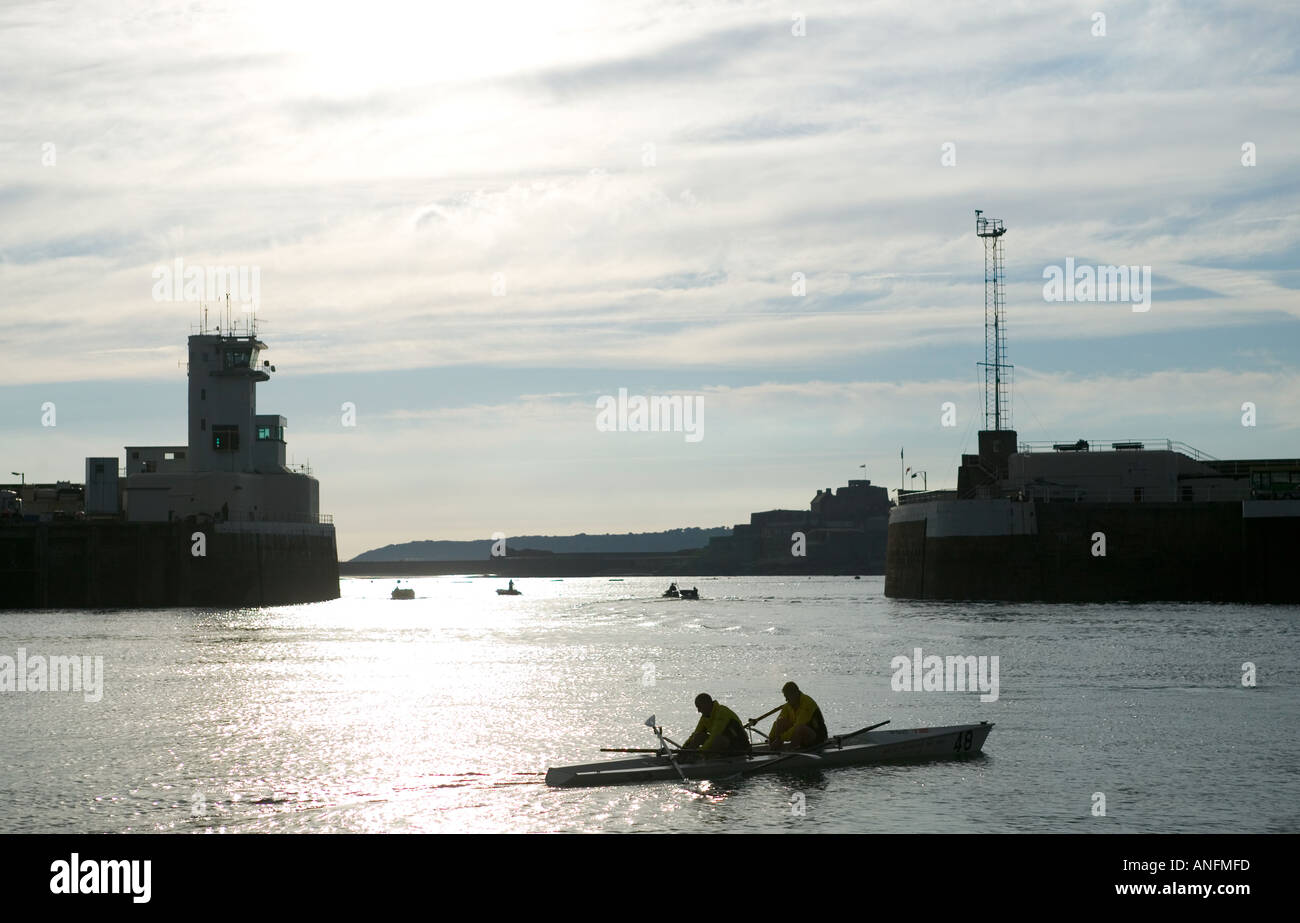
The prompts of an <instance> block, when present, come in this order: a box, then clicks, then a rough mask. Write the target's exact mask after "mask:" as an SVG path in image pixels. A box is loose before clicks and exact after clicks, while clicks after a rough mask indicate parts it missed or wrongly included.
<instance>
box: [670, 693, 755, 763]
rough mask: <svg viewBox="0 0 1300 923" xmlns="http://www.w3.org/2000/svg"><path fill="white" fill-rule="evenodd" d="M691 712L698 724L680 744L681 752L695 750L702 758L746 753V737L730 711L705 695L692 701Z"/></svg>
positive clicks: (737, 720)
mask: <svg viewBox="0 0 1300 923" xmlns="http://www.w3.org/2000/svg"><path fill="white" fill-rule="evenodd" d="M695 709H696V711H698V712H699V713H700V723H699V724H697V725H696V726H695V733H694V734H692V735H691V736H690V737H688V738H686V743H684V744H682V749H683V750H698V751H699V752H700V753H702V754H704V755H705V756H710V755H730V756H734V755H736V753H737V752H742V753H748V752H749V735H748V734H746V733H745V728H744V725H742V724H741V723H740V719H739V718H738V717H736V713H735V712H734V711H732V710H731V709H730V708H728V707H727V706H725V705H723V704H722V703H721V702H715V701H714V700H713V697H712V696H710V695H709V694H708V693H707V692H701V693H700V694H699V695H697V696H696V697H695Z"/></svg>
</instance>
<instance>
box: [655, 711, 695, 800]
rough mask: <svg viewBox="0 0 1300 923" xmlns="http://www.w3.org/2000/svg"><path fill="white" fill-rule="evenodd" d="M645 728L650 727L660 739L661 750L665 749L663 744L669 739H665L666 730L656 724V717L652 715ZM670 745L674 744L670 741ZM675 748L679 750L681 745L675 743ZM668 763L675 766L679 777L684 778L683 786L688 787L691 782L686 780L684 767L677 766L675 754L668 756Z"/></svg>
mask: <svg viewBox="0 0 1300 923" xmlns="http://www.w3.org/2000/svg"><path fill="white" fill-rule="evenodd" d="M645 726H646V727H648V728H650V730H652V731H654V732H655V736H656V737H658V738H659V746H660V749H663V748H664V747H663V743H664V741H665V740H667V739H668V738H666V737H664V729H663V728H661V727H659V726H658V725H656V724H655V716H654V715H651V716H650V717H649V718H647V719H646V721H645ZM669 743H672V742H671V741H669ZM673 746H674V747H677V748H678V749H681V747H680V745H678V744H675V743H674V744H673ZM668 762H670V763H672V764H673V768H674V769H676V770H677V774H678V775H679V776H681V777H682V783H683V784H686V785H689V784H690V783H689V782H688V781H687V779H686V773H684V772H682V767H680V766H678V765H677V757H675V756H674V755H673V754H671V753H669V754H668Z"/></svg>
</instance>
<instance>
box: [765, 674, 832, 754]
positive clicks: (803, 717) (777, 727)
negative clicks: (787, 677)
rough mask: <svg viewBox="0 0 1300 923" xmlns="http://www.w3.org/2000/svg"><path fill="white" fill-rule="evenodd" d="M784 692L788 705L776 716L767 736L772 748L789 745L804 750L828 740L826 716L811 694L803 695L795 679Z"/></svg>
mask: <svg viewBox="0 0 1300 923" xmlns="http://www.w3.org/2000/svg"><path fill="white" fill-rule="evenodd" d="M781 694H782V695H784V696H785V704H784V705H782V706H781V714H779V715H777V718H776V721H775V722H774V723H773V724H772V733H771V734H770V735H769V736H768V743H770V744H771V745H772V749H773V750H780V749H781V748H782V747H783V746H785V745H786V744H789V745H790V746H792V747H795V748H796V749H800V750H802V749H803V748H804V747H812V746H815V745H817V744H819V743H822V742H823V741H825V740H826V736H827V734H826V719H825V718H823V717H822V710H821V709H820V708H818V707H817V703H816V702H814V701H813V699H812V696H810V695H804V694H803V693H802V692H800V691H799V687H798V686H796V685H795V684H794V683H793V682H789V683H786V684H785V685H784V686H782V687H781Z"/></svg>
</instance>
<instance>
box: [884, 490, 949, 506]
mask: <svg viewBox="0 0 1300 923" xmlns="http://www.w3.org/2000/svg"><path fill="white" fill-rule="evenodd" d="M956 499H957V491H955V490H939V489H935V490H900V491H899V492H898V502H899V503H900V504H904V503H926V502H928V501H930V500H956Z"/></svg>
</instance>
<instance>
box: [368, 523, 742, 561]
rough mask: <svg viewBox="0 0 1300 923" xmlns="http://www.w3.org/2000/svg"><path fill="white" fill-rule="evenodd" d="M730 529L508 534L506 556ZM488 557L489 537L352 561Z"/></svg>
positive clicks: (699, 538)
mask: <svg viewBox="0 0 1300 923" xmlns="http://www.w3.org/2000/svg"><path fill="white" fill-rule="evenodd" d="M730 534H731V529H730V528H728V527H726V526H718V527H716V528H712V529H670V530H669V531H667V532H628V533H626V534H621V535H588V534H587V533H585V532H584V533H582V534H580V535H518V536H516V535H511V536H508V537H507V538H506V556H507V557H509V556H511V555H515V554H519V553H522V552H525V551H533V552H538V551H541V552H549V553H552V554H558V553H571V554H573V553H582V552H587V553H591V552H602V553H612V552H646V551H687V550H689V549H692V548H703V547H704V546H705V545H707V544H708V543H709V539H711V538H713V537H714V536H718V535H730ZM491 556H492V540H491V539H488V538H485V539H479V540H475V541H470V542H435V541H423V542H403V543H402V544H400V545H385V546H384V547H383V548H375V549H374V550H372V551H365V552H362V553H361V554H359V555H357V556H356V557H355V558H353V559H352V560H353V561H478V560H482V559H487V558H490V557H491Z"/></svg>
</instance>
